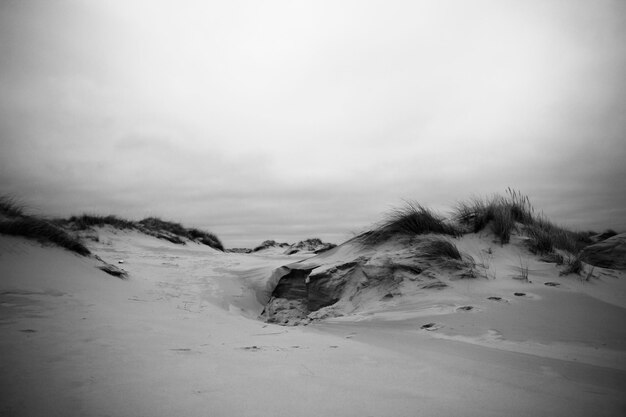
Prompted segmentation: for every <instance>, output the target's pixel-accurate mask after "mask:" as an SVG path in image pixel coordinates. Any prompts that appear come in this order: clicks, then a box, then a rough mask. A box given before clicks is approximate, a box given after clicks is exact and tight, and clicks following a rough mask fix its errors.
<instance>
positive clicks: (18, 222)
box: [0, 216, 91, 256]
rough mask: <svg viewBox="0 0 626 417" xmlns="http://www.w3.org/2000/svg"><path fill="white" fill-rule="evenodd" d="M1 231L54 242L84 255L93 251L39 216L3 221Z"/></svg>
mask: <svg viewBox="0 0 626 417" xmlns="http://www.w3.org/2000/svg"><path fill="white" fill-rule="evenodd" d="M0 233H2V234H5V235H11V236H22V237H25V238H28V239H34V240H37V241H39V242H40V243H44V244H46V243H52V244H54V245H57V246H60V247H62V248H65V249H68V250H70V251H72V252H75V253H78V254H79V255H83V256H86V255H89V254H90V253H91V252H90V251H89V249H87V247H85V245H83V244H82V243H81V241H80V240H79V239H77V238H75V237H73V236H71V235H70V234H68V233H67V232H66V231H65V230H63V229H61V228H60V227H59V226H57V225H55V224H53V223H51V222H49V221H46V220H43V219H40V218H37V217H32V216H23V217H18V218H15V219H11V220H5V221H1V222H0Z"/></svg>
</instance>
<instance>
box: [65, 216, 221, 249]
mask: <svg viewBox="0 0 626 417" xmlns="http://www.w3.org/2000/svg"><path fill="white" fill-rule="evenodd" d="M61 222H62V223H64V224H68V225H69V226H70V227H72V228H73V229H75V230H86V229H89V228H91V227H95V226H99V227H102V226H106V225H109V226H112V227H114V228H116V229H122V230H124V229H135V230H139V231H141V232H144V233H147V234H150V235H153V236H155V237H157V238H159V239H165V240H168V241H170V242H172V243H176V244H184V243H185V241H184V240H183V239H182V238H187V239H190V240H195V241H198V242H200V243H202V244H204V245H207V246H210V247H212V248H214V249H217V250H220V251H224V245H223V244H222V242H221V241H220V239H219V238H218V237H217V236H216V235H214V234H213V233H210V232H206V231H204V230H200V229H196V228H186V227H184V226H183V225H182V224H180V223H177V222H172V221H167V220H162V219H160V218H158V217H146V218H145V219H143V220H140V221H132V220H127V219H123V218H120V217H117V216H114V215H108V216H101V215H97V214H81V215H79V216H72V217H70V218H69V219H67V220H61Z"/></svg>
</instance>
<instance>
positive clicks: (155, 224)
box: [139, 217, 187, 237]
mask: <svg viewBox="0 0 626 417" xmlns="http://www.w3.org/2000/svg"><path fill="white" fill-rule="evenodd" d="M139 224H140V225H142V226H143V227H145V228H146V229H148V230H153V231H161V230H164V231H166V232H169V233H172V234H174V235H177V236H185V237H186V236H187V229H185V227H184V226H183V225H182V224H180V223H176V222H171V221H166V220H161V219H160V218H158V217H146V218H145V219H143V220H140V221H139Z"/></svg>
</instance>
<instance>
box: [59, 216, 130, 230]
mask: <svg viewBox="0 0 626 417" xmlns="http://www.w3.org/2000/svg"><path fill="white" fill-rule="evenodd" d="M67 223H69V224H71V226H72V228H73V229H75V230H86V229H89V228H90V227H95V226H99V227H102V226H106V225H110V226H113V227H115V228H116V229H134V228H135V223H134V222H132V221H130V220H126V219H121V218H119V217H117V216H112V215H109V216H99V215H96V214H82V215H80V216H72V217H70V218H69V219H67Z"/></svg>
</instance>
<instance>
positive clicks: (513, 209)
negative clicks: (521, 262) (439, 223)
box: [455, 188, 592, 254]
mask: <svg viewBox="0 0 626 417" xmlns="http://www.w3.org/2000/svg"><path fill="white" fill-rule="evenodd" d="M455 217H456V219H457V220H458V221H459V223H460V224H462V225H464V226H466V227H469V228H470V230H472V231H473V232H475V233H476V232H479V231H481V230H483V229H485V228H486V227H487V226H488V225H490V227H491V230H492V232H493V233H494V234H495V235H496V236H497V237H498V238H499V239H500V243H501V244H506V243H509V241H510V238H511V233H512V232H513V231H522V232H524V233H525V234H526V235H527V236H528V238H529V241H528V245H529V249H530V250H531V251H532V252H534V253H536V254H549V253H552V252H553V251H554V250H555V249H561V250H564V251H567V252H570V253H573V254H576V253H578V252H579V251H580V250H581V249H582V248H584V247H585V246H587V245H589V244H591V243H592V242H591V239H590V235H591V234H592V233H585V232H573V231H571V230H567V229H565V228H563V227H560V226H557V225H555V224H554V223H552V222H551V221H549V220H548V219H547V218H546V217H545V216H544V215H542V214H535V209H534V208H533V206H532V204H531V203H530V199H529V198H528V196H525V195H524V194H522V193H520V192H519V191H515V190H512V189H511V188H508V189H507V193H506V195H505V196H501V195H497V194H496V195H494V196H493V197H491V199H480V198H473V199H471V200H470V201H468V202H461V203H459V204H457V207H456V210H455ZM518 225H521V230H519V228H518Z"/></svg>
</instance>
